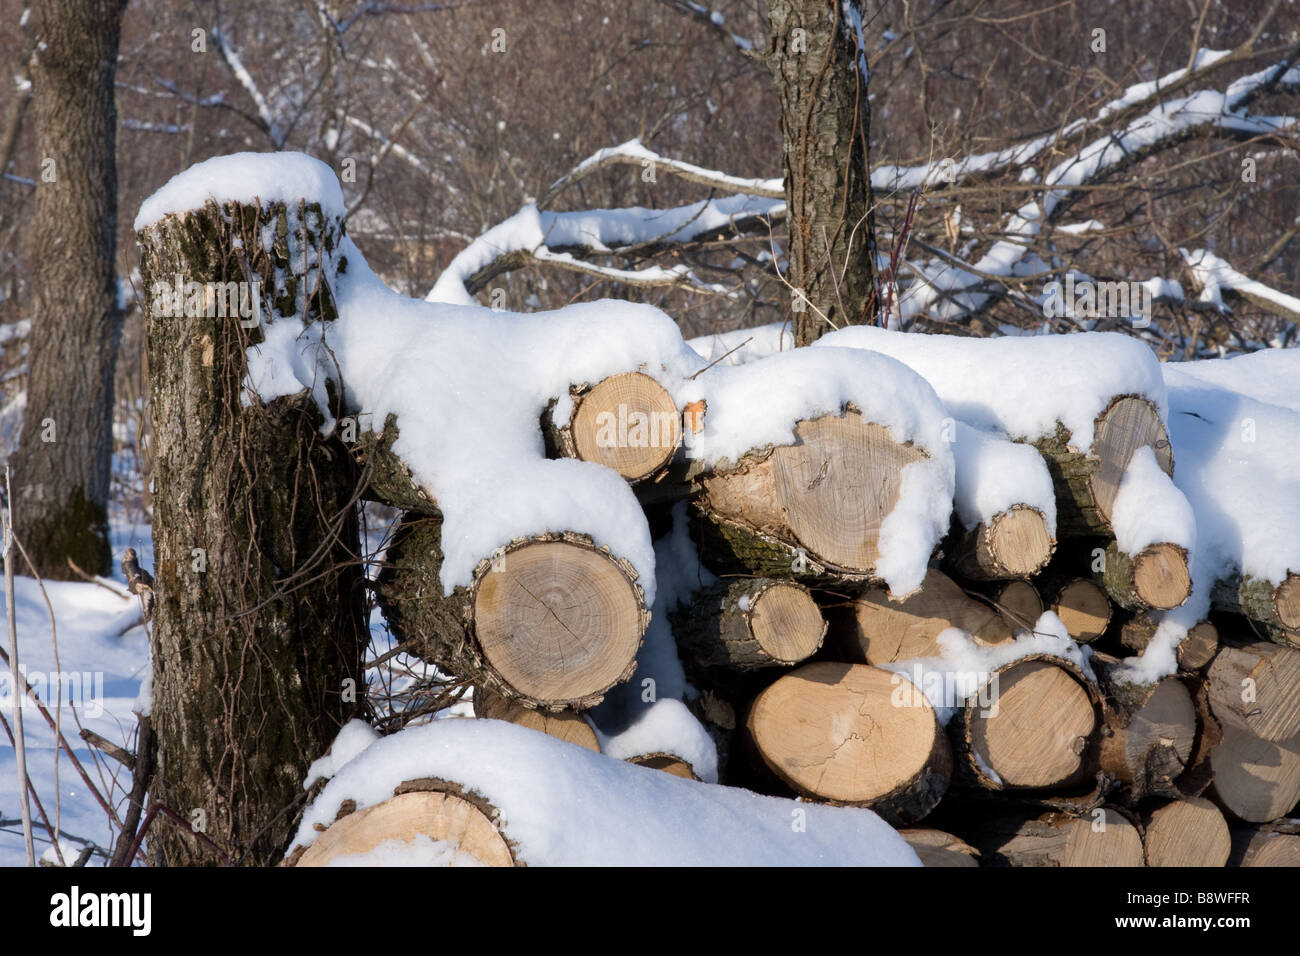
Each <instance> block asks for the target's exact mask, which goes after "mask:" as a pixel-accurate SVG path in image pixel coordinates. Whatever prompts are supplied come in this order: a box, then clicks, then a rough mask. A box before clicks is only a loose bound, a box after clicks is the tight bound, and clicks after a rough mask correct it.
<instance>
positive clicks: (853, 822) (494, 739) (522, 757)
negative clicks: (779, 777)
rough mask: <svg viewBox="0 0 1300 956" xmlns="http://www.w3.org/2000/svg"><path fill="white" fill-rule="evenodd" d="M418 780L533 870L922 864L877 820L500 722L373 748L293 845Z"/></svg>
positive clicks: (418, 732)
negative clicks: (443, 788) (431, 781)
mask: <svg viewBox="0 0 1300 956" xmlns="http://www.w3.org/2000/svg"><path fill="white" fill-rule="evenodd" d="M416 777H437V778H440V779H443V780H452V781H455V782H457V783H460V784H461V785H462V786H465V787H467V788H468V789H470V790H472V791H474V792H475V793H477V794H479V795H480V796H481V797H482V798H483V799H485V800H487V802H488V803H490V804H491V805H492V806H494V807H495V808H497V810H498V811H500V813H501V821H500V826H501V829H502V831H503V832H504V834H505V835H506V837H507V838H508V839H509V840H511V841H513V842H514V843H515V844H516V845H517V846H518V847H519V855H520V857H522V859H524V860H525V861H526V862H527V863H528V864H529V865H530V866H539V865H544V866H799V865H805V866H811V865H818V866H828V865H843V866H916V865H919V861H918V860H917V858H916V855H915V854H914V853H913V852H912V850H911V848H910V847H908V846H907V844H906V843H904V842H903V839H902V837H900V836H899V835H898V834H897V833H896V832H895V831H894V830H893V829H892V828H891V827H890V826H889V825H888V824H886V823H885V822H884V821H883V820H881V819H880V818H879V817H878V816H876V814H874V813H872V812H871V811H870V810H863V809H857V808H850V807H827V806H819V805H816V804H809V803H803V802H800V801H795V800H785V799H781V798H778V797H764V796H759V795H758V794H755V793H751V792H749V791H747V790H741V789H737V788H734V787H719V786H715V785H712V784H707V783H699V782H696V781H693V780H684V779H682V778H680V777H675V776H673V775H672V774H667V773H663V772H662V771H658V770H650V769H647V768H644V767H636V766H633V765H631V764H626V763H622V762H621V761H617V760H611V759H609V758H608V757H604V756H602V755H600V754H596V753H593V752H592V751H589V750H586V749H584V748H582V747H578V746H576V745H574V744H570V743H566V742H564V741H561V740H556V739H554V738H552V737H547V736H545V735H544V734H538V733H535V732H533V731H529V730H525V729H524V728H522V727H516V726H514V725H513V724H507V723H503V722H501V721H496V720H454V719H453V720H440V721H436V722H434V723H432V724H427V725H425V726H421V727H412V728H408V729H406V730H403V731H401V732H400V733H397V734H393V735H392V736H389V737H385V738H384V739H382V740H380V741H378V742H376V743H375V744H373V745H372V746H370V747H369V748H367V749H366V750H365V751H363V752H362V753H361V754H360V755H359V756H357V757H355V758H354V759H353V760H352V761H351V762H350V763H348V764H347V765H346V766H345V767H344V768H343V769H342V770H341V771H340V772H339V774H338V775H337V776H335V777H334V778H333V779H332V780H331V781H330V782H329V784H328V785H327V786H326V787H325V789H324V791H323V792H322V793H321V795H320V796H319V797H318V798H317V799H316V801H315V802H314V803H313V804H312V806H311V807H310V808H308V810H307V813H306V815H305V816H304V818H303V821H302V825H301V826H300V827H299V829H298V834H297V837H296V838H295V841H294V842H295V843H299V844H302V845H310V844H311V843H312V842H314V841H315V839H316V837H317V836H319V833H318V832H317V831H316V830H315V829H314V828H313V827H314V825H315V824H317V823H321V824H329V823H330V822H332V821H333V820H334V818H335V816H336V814H337V813H338V809H339V807H340V806H341V805H342V803H343V801H344V800H349V799H350V800H354V801H356V805H357V807H358V808H364V807H368V806H373V805H374V804H377V803H381V802H382V801H384V800H386V799H388V798H389V797H391V796H392V795H393V788H394V787H396V786H397V785H398V784H399V783H401V782H402V781H404V780H408V779H412V778H416ZM427 849H428V848H426V850H427Z"/></svg>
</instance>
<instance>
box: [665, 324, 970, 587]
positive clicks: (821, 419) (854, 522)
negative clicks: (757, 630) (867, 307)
mask: <svg viewBox="0 0 1300 956" xmlns="http://www.w3.org/2000/svg"><path fill="white" fill-rule="evenodd" d="M681 397H682V398H683V399H684V400H685V402H686V403H690V402H694V401H703V402H704V403H705V406H706V408H707V411H706V413H705V416H704V427H703V429H702V430H701V431H700V432H698V433H697V434H694V435H693V436H692V439H691V442H690V447H689V453H690V455H691V458H692V461H693V463H695V464H697V465H698V466H699V468H700V470H701V474H700V477H699V479H698V484H699V487H700V492H699V493H698V495H697V496H696V498H695V499H694V501H693V506H694V512H695V515H696V517H697V519H698V520H696V521H695V522H693V524H692V530H693V533H695V534H696V535H697V538H698V540H699V542H700V547H701V553H702V558H703V561H704V563H705V564H706V565H707V566H709V567H710V568H712V569H713V570H715V571H720V572H728V573H741V574H749V575H757V576H762V577H794V576H798V577H807V578H808V579H810V580H815V579H822V580H825V579H831V580H835V579H840V580H843V579H849V580H859V581H867V580H871V581H884V582H885V583H887V584H888V585H889V586H890V589H891V590H892V591H894V592H895V593H898V594H906V593H908V592H910V591H912V590H913V589H915V588H916V587H919V586H920V584H921V580H922V578H923V577H924V574H925V568H926V565H927V564H928V563H929V560H930V557H931V555H932V553H933V551H934V549H935V546H936V545H937V544H938V543H939V540H940V538H941V537H942V536H943V534H944V533H946V531H947V530H948V526H949V516H950V514H951V511H952V494H953V480H954V478H953V458H952V450H951V447H950V445H949V443H948V442H946V441H945V440H944V437H943V435H944V421H945V419H946V413H945V411H944V409H943V407H942V405H940V403H939V400H938V398H937V397H936V396H935V394H934V390H933V389H931V388H930V387H929V386H928V385H927V384H926V383H925V381H924V380H922V379H921V378H919V377H918V376H917V375H915V374H913V373H912V372H911V371H910V370H909V369H907V368H906V367H905V366H903V365H902V364H900V363H898V362H895V361H893V360H891V359H889V358H887V357H885V356H881V355H872V354H870V353H867V352H862V351H859V350H848V349H801V350H796V351H794V352H790V353H781V354H777V355H772V356H768V357H766V358H763V359H760V360H758V361H755V362H750V363H748V364H745V365H739V366H725V365H719V366H715V367H713V368H710V369H709V370H708V371H706V372H704V373H703V374H702V375H700V376H699V377H698V378H697V379H696V380H694V381H692V382H691V383H690V388H689V389H687V390H684V391H683V393H682V395H681Z"/></svg>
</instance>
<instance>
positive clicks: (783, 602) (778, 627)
mask: <svg viewBox="0 0 1300 956" xmlns="http://www.w3.org/2000/svg"><path fill="white" fill-rule="evenodd" d="M749 628H750V632H751V633H752V634H753V636H754V640H756V641H757V642H758V644H759V646H760V647H761V648H763V650H764V651H765V652H766V653H767V654H768V655H770V656H771V658H772V659H773V660H774V661H779V662H781V663H784V664H797V663H798V662H799V661H802V660H805V659H806V658H808V657H810V656H811V655H812V654H814V653H816V651H817V649H818V648H819V647H821V644H822V639H823V637H824V636H825V634H826V621H825V620H824V619H823V618H822V612H821V610H820V609H819V608H818V607H817V602H816V601H814V600H813V598H812V595H811V594H809V593H808V589H807V588H805V587H802V586H800V585H797V584H787V583H783V582H779V583H776V584H773V585H771V586H770V587H768V588H766V589H764V590H763V591H762V592H761V593H760V594H759V595H758V597H756V598H755V599H754V602H753V605H752V607H751V612H750V615H749Z"/></svg>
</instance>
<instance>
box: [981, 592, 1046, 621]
mask: <svg viewBox="0 0 1300 956" xmlns="http://www.w3.org/2000/svg"><path fill="white" fill-rule="evenodd" d="M993 601H994V604H995V605H996V606H997V609H998V612H999V613H1000V614H1001V615H1002V617H1003V619H1004V620H1005V621H1006V622H1007V623H1008V624H1010V625H1011V626H1012V627H1013V628H1017V629H1018V628H1024V629H1027V630H1033V627H1034V625H1035V624H1036V623H1038V619H1039V618H1040V617H1042V615H1043V599H1042V598H1041V597H1040V596H1039V594H1038V589H1037V588H1035V587H1034V586H1033V585H1032V584H1030V583H1029V582H1028V581H1008V582H1007V583H1006V584H1004V585H1003V586H1002V587H1001V588H999V589H998V591H997V593H996V594H995V595H994V597H993Z"/></svg>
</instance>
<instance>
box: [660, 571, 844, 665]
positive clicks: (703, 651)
mask: <svg viewBox="0 0 1300 956" xmlns="http://www.w3.org/2000/svg"><path fill="white" fill-rule="evenodd" d="M670 616H671V620H672V622H673V636H674V637H675V638H676V639H677V648H678V651H679V653H680V654H681V655H682V656H683V657H684V658H688V659H690V660H691V661H692V662H693V663H694V664H695V665H696V666H699V667H704V668H718V667H723V668H728V669H732V670H740V671H751V670H760V669H763V668H769V667H788V666H790V665H793V664H797V663H799V662H800V661H802V660H804V659H806V658H808V657H811V656H812V655H813V654H814V653H816V652H817V649H818V648H820V647H821V646H822V639H823V638H824V637H825V636H826V622H825V620H823V618H822V613H821V610H820V609H819V608H818V607H817V602H815V601H814V600H813V598H812V595H811V594H809V593H808V589H807V588H805V587H804V586H803V585H801V584H798V583H797V582H794V581H788V580H786V581H782V580H777V579H774V578H724V579H722V580H721V581H718V582H716V583H714V584H712V585H710V586H709V587H707V588H704V589H702V590H701V591H699V592H698V593H696V594H695V595H694V596H693V597H692V598H691V602H690V604H689V605H687V606H685V607H683V608H681V609H680V610H679V611H677V612H675V613H673V614H672V615H670Z"/></svg>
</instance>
